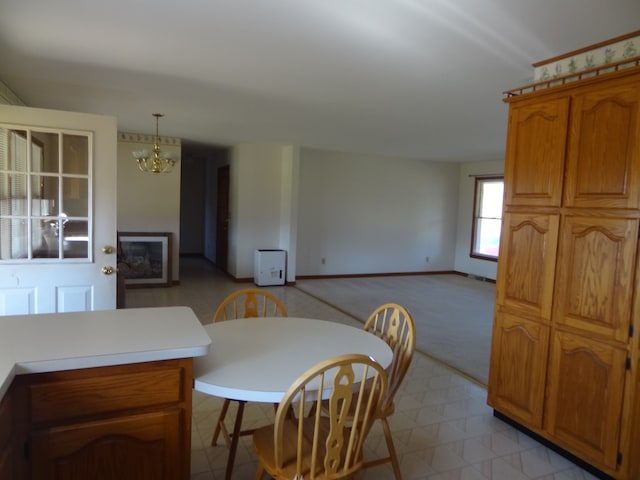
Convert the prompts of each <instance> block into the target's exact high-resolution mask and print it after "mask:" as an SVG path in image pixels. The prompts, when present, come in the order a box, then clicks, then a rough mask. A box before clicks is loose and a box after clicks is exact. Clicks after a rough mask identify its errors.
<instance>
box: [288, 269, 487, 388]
mask: <svg viewBox="0 0 640 480" xmlns="http://www.w3.org/2000/svg"><path fill="white" fill-rule="evenodd" d="M296 287H297V288H298V289H300V290H302V291H304V292H306V293H308V294H310V295H313V296H315V297H317V298H319V299H321V300H323V301H325V302H327V303H329V304H330V305H332V306H334V307H336V308H338V309H339V310H342V311H343V312H345V313H348V314H349V315H352V316H354V317H356V318H358V319H359V320H362V321H365V320H366V319H367V317H368V316H369V314H370V313H371V312H372V311H373V310H374V309H375V308H376V307H378V306H379V305H381V304H383V303H387V302H395V303H399V304H401V305H403V306H404V307H405V308H407V309H408V310H409V311H410V312H411V314H412V315H413V318H414V320H415V322H416V331H417V334H416V345H417V348H418V350H420V351H421V352H423V353H425V354H426V355H429V356H432V357H434V358H436V359H438V360H440V361H442V362H444V363H446V364H447V365H449V366H451V367H453V368H455V369H456V370H459V371H461V372H462V373H464V374H466V375H468V376H469V377H471V378H473V379H475V380H477V381H478V382H480V383H482V384H484V385H486V384H487V379H488V374H489V352H490V348H491V328H492V318H493V304H494V295H495V285H494V284H493V283H489V282H483V281H479V280H475V279H471V278H467V277H464V276H461V275H409V276H391V277H357V278H338V279H317V280H297V281H296Z"/></svg>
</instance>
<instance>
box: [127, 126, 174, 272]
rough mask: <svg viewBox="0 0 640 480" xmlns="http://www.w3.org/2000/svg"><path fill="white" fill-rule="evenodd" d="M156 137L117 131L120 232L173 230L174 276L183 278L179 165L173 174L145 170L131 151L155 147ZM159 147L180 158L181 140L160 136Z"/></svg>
mask: <svg viewBox="0 0 640 480" xmlns="http://www.w3.org/2000/svg"><path fill="white" fill-rule="evenodd" d="M154 138H155V137H154V136H147V135H138V134H129V133H119V134H118V231H121V232H171V233H173V249H172V277H173V280H174V281H177V280H178V279H179V278H180V263H179V262H180V256H179V249H180V164H179V163H178V164H177V165H176V167H175V168H174V170H173V171H172V172H171V173H145V172H141V171H140V170H139V169H138V165H137V163H136V161H135V159H134V158H133V156H132V154H131V152H133V151H136V150H142V149H147V150H152V149H153V141H154ZM160 140H161V141H160V148H161V150H163V151H167V152H171V153H173V155H174V156H175V157H176V158H180V150H181V148H180V140H179V139H171V138H161V139H160Z"/></svg>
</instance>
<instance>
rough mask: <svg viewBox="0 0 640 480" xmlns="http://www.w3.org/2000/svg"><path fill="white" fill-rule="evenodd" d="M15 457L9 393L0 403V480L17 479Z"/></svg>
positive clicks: (11, 402) (14, 438)
mask: <svg viewBox="0 0 640 480" xmlns="http://www.w3.org/2000/svg"><path fill="white" fill-rule="evenodd" d="M16 455H17V439H16V432H15V424H14V410H13V396H12V395H11V393H9V394H7V395H6V396H5V397H4V398H3V399H2V401H0V480H13V479H15V478H17V477H18V472H17V470H16V467H17V466H16Z"/></svg>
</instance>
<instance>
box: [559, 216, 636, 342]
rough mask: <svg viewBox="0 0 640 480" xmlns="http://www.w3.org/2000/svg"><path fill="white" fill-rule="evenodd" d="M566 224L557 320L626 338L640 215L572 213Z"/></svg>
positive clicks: (592, 332)
mask: <svg viewBox="0 0 640 480" xmlns="http://www.w3.org/2000/svg"><path fill="white" fill-rule="evenodd" d="M561 230H562V234H561V240H560V251H559V254H558V271H557V278H556V288H555V292H556V294H555V304H554V309H555V312H554V313H555V314H554V321H555V322H556V324H558V325H566V326H570V327H574V328H579V329H581V330H583V331H585V333H586V332H588V333H589V334H594V335H597V336H599V337H602V338H607V339H611V340H615V341H618V342H621V343H623V342H624V343H626V342H627V340H628V338H629V325H630V322H631V305H632V297H633V285H634V283H633V282H634V270H635V263H636V262H635V255H636V245H637V241H638V220H637V219H635V218H619V217H618V218H603V217H595V216H594V217H591V216H578V215H576V216H573V215H567V216H566V217H565V218H564V219H563V224H562V228H561Z"/></svg>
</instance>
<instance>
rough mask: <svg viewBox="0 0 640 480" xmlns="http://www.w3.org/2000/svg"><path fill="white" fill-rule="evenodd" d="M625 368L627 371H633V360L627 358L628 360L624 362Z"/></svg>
mask: <svg viewBox="0 0 640 480" xmlns="http://www.w3.org/2000/svg"><path fill="white" fill-rule="evenodd" d="M624 368H625V370H631V359H630V358H627V360H626V361H625V362H624Z"/></svg>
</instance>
